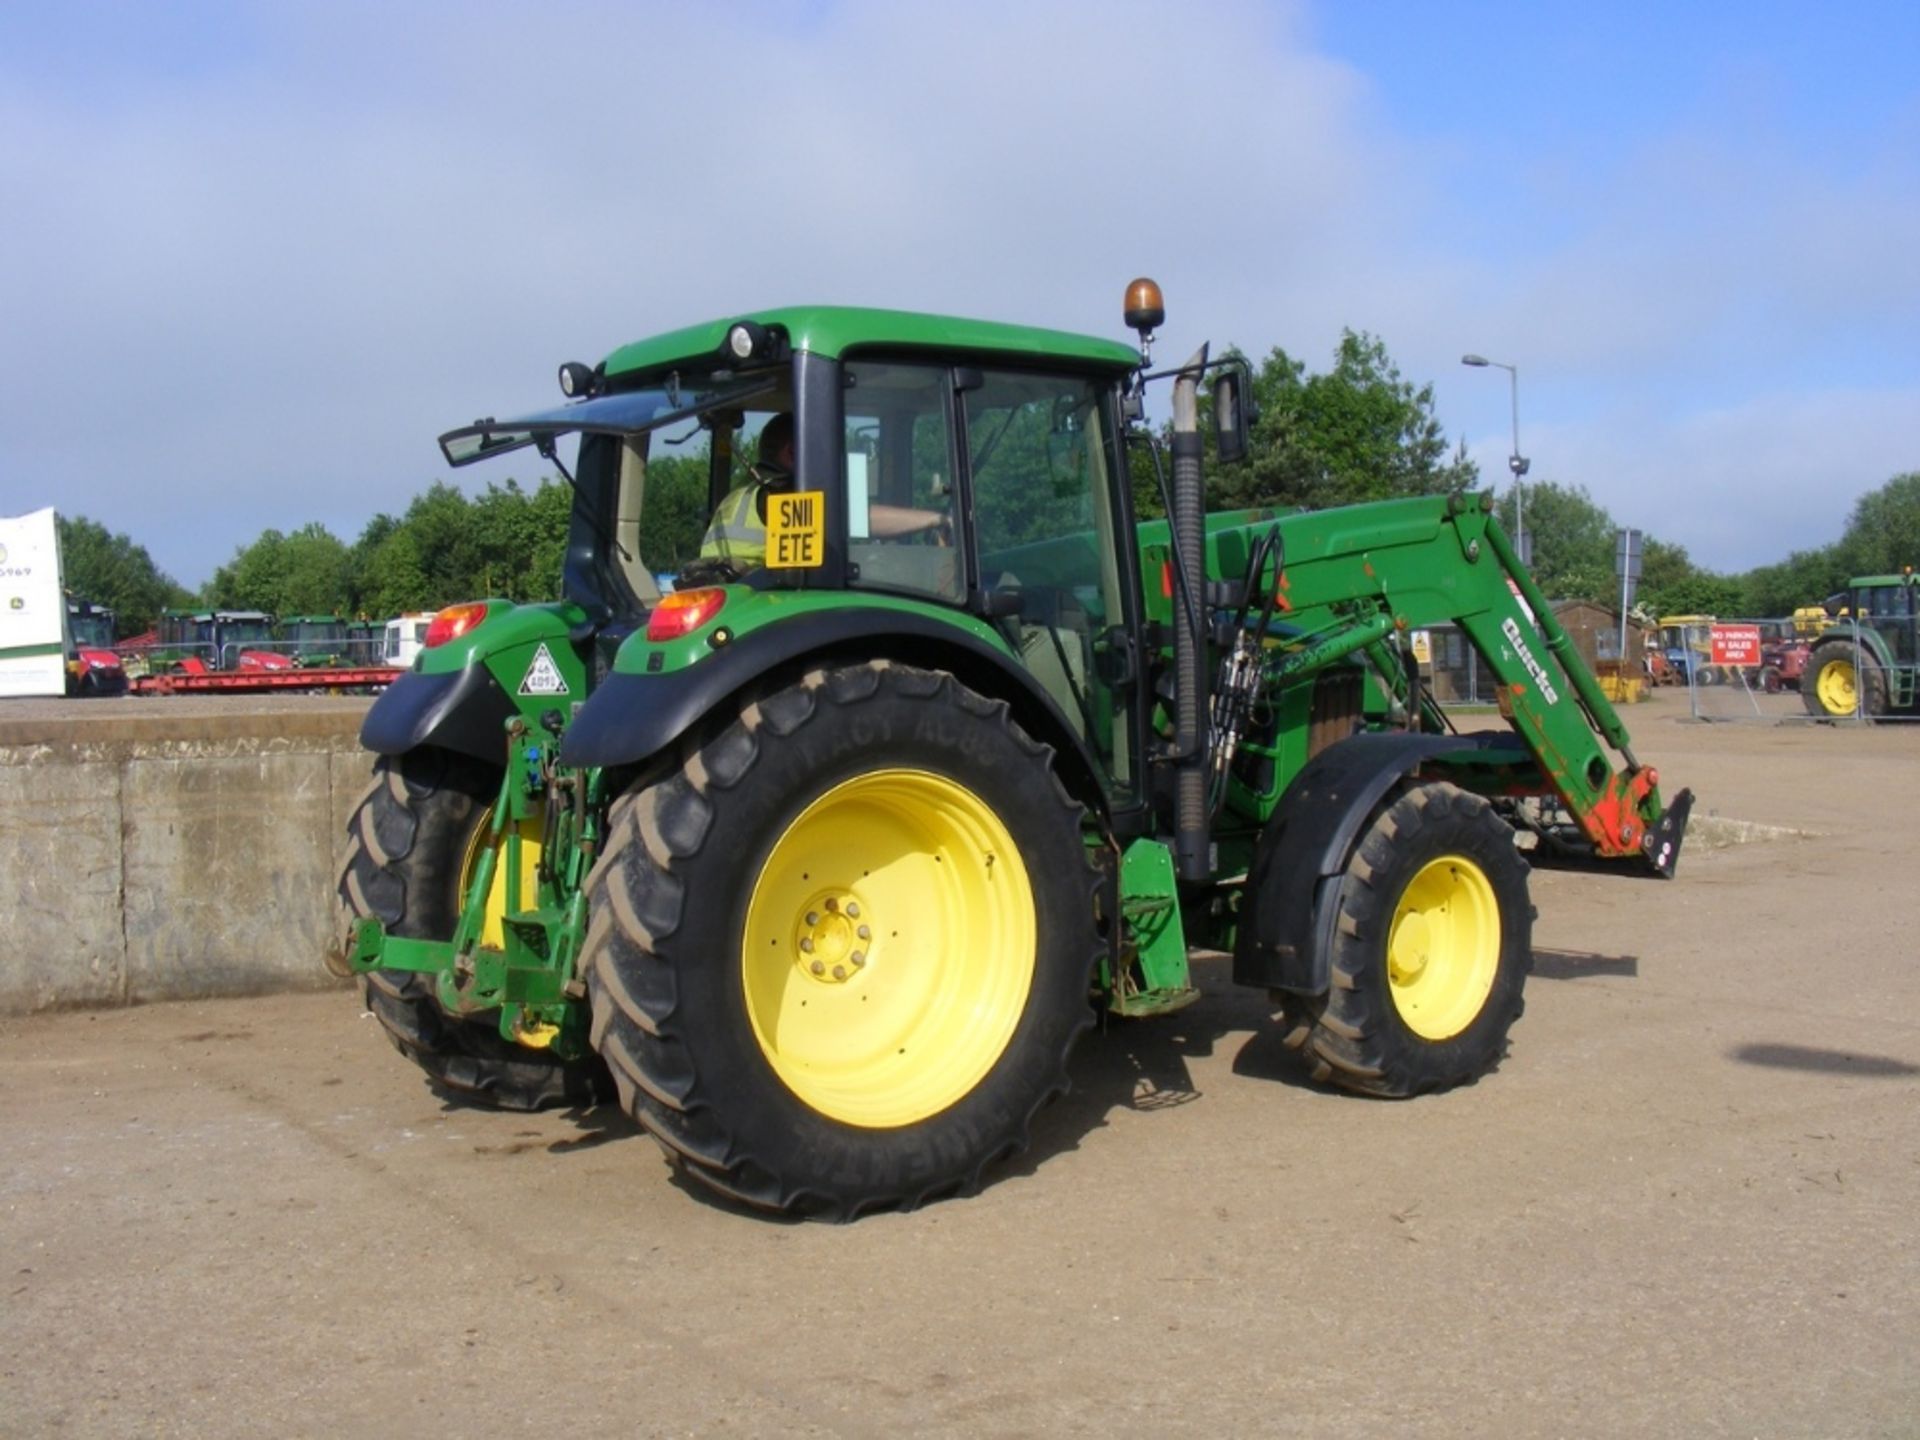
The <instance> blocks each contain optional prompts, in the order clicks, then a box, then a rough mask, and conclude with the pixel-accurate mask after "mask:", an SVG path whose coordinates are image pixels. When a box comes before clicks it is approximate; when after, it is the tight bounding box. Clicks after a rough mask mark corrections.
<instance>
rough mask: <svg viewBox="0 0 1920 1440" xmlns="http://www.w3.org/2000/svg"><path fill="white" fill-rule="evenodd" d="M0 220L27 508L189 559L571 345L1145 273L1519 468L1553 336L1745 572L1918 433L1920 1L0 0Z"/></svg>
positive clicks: (498, 406) (423, 438) (2, 355)
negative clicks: (93, 0) (1364, 338)
mask: <svg viewBox="0 0 1920 1440" xmlns="http://www.w3.org/2000/svg"><path fill="white" fill-rule="evenodd" d="M0 214H4V215H5V216H6V221H5V223H4V224H3V225H0V513H17V512H20V511H25V510H28V509H32V508H35V507H37V506H40V505H43V504H48V503H52V504H55V505H57V506H59V507H60V508H61V509H63V510H66V511H69V512H75V513H84V514H88V515H91V516H93V517H94V518H96V519H99V520H102V521H104V522H105V523H107V524H109V525H111V526H112V527H114V528H115V529H119V530H125V531H127V532H129V533H131V534H132V535H133V536H134V537H135V538H137V539H139V540H140V541H142V542H143V543H145V544H147V545H148V546H149V548H150V549H151V550H152V551H153V553H154V555H155V558H156V559H158V560H159V561H160V563H161V564H162V565H163V566H165V567H166V568H167V569H169V570H170V571H171V572H173V574H174V575H175V576H176V577H177V578H179V579H181V580H182V581H184V582H186V583H189V584H197V583H199V582H200V581H202V580H204V579H205V578H206V577H207V576H208V575H209V574H210V573H211V571H212V570H213V568H214V567H215V566H216V565H218V564H220V563H221V562H223V561H224V560H226V559H227V558H229V557H230V556H231V554H232V553H233V551H234V549H235V548H236V547H237V546H239V545H241V544H243V543H245V542H246V541H248V540H250V539H251V538H253V536H255V535H256V534H258V533H259V531H260V530H261V529H263V528H265V527H267V526H277V527H279V528H282V529H292V528H294V527H297V526H299V525H301V524H303V523H305V522H307V521H309V520H320V521H323V522H324V523H326V524H327V525H328V526H329V527H330V528H332V529H333V530H334V531H335V533H336V534H339V535H341V536H342V538H344V539H349V540H350V539H351V538H352V537H353V536H354V535H355V534H357V533H358V531H359V530H360V528H361V527H362V526H363V525H364V524H365V522H366V520H367V519H368V518H369V517H370V516H371V515H372V514H373V513H375V512H376V511H378V510H383V509H385V510H396V509H399V508H401V507H403V506H404V505H405V504H406V502H407V500H408V498H409V497H410V496H411V495H412V494H413V493H414V492H415V491H417V490H418V489H420V488H422V487H423V486H424V485H426V484H427V483H428V482H429V481H431V480H433V479H435V478H440V477H442V476H444V475H446V474H447V472H445V471H444V470H443V469H442V468H440V466H439V464H438V457H437V452H436V451H435V449H434V446H433V437H434V435H436V434H437V433H438V432H439V431H440V430H442V429H445V428H447V427H448V426H450V425H453V424H456V423H459V422H461V421H463V420H466V419H469V418H471V417H472V416H473V415H476V414H482V413H491V412H497V411H500V410H502V409H511V408H513V407H515V406H523V405H531V404H544V403H546V402H547V401H548V400H549V399H551V398H553V382H552V375H553V371H554V367H555V365H556V364H557V363H558V362H559V361H560V360H563V359H572V358H579V359H589V360H591V359H594V358H597V357H598V356H599V355H601V354H603V353H605V352H606V351H607V350H609V349H611V348H612V347H613V346H615V345H618V344H620V343H622V342H624V341H627V340H631V339H634V338H637V337H639V336H641V335H645V334H648V333H652V332H655V331H658V330H663V329H667V328H671V327H673V326H676V325H680V324H684V323H688V322H691V321H695V320H700V319H706V318H711V317H712V316H716V315H722V314H727V313H731V312H734V311H738V310H741V309H746V308H752V307H757V306H761V305H769V304H784V303H794V302H806V301H828V302H844V303H865V304H880V305H896V306H904V307H909V308H924V309H933V310H945V311H952V312H958V313H966V314H981V315H986V316H990V317H992V318H1001V319H1016V320H1028V321H1033V322H1035V323H1042V324H1050V325H1057V326H1064V327H1067V328H1073V329H1080V330H1088V331H1092V332H1095V333H1107V334H1115V335H1120V334H1122V331H1121V327H1120V325H1119V316H1118V310H1119V296H1120V293H1121V290H1122V287H1123V286H1124V284H1125V282H1126V281H1127V280H1128V279H1129V278H1131V277H1132V276H1133V275H1135V274H1138V273H1149V274H1153V275H1155V276H1156V277H1157V278H1159V279H1160V280H1161V282H1162V284H1163V285H1164V286H1165V287H1166V290H1167V293H1168V299H1169V308H1170V316H1169V321H1168V325H1167V327H1166V330H1165V331H1164V332H1163V349H1164V352H1165V353H1167V354H1171V353H1173V351H1175V350H1180V352H1181V353H1185V350H1186V349H1188V348H1191V346H1192V345H1194V344H1197V343H1198V342H1199V341H1200V340H1202V339H1211V340H1213V341H1214V342H1215V343H1216V344H1222V343H1228V342H1232V343H1238V344H1240V345H1242V346H1244V347H1247V348H1249V349H1255V350H1264V349H1266V348H1267V347H1269V346H1272V345H1275V344H1278V345H1283V346H1285V347H1286V348H1287V349H1288V350H1289V351H1290V352H1292V353H1293V354H1295V355H1297V356H1300V357H1302V358H1304V359H1305V360H1306V361H1307V362H1308V363H1309V364H1310V365H1314V366H1316V367H1323V366H1325V365H1326V364H1327V363H1328V361H1329V359H1330V357H1331V355H1332V352H1333V348H1334V346H1335V344H1336V343H1337V341H1338V338H1339V333H1340V329H1341V327H1342V326H1352V327H1354V328H1356V329H1366V330H1371V331H1373V332H1374V333H1376V334H1378V335H1379V336H1380V337H1381V338H1382V339H1383V340H1384V341H1385V342H1386V344H1387V346H1388V349H1389V350H1390V352H1391V353H1392V354H1393V356H1394V358H1395V359H1396V361H1397V362H1398V363H1399V365H1400V367H1401V369H1402V370H1403V372H1404V373H1405V374H1407V375H1408V376H1409V377H1411V378H1413V379H1416V380H1419V381H1422V382H1426V381H1431V382H1432V383H1433V385H1434V387H1435V393H1436V398H1437V401H1438V407H1439V415H1440V419H1441V421H1442V423H1443V424H1444V425H1445V427H1446V428H1447V430H1448V432H1449V433H1450V434H1451V435H1454V436H1459V437H1462V438H1464V439H1465V440H1466V441H1467V443H1468V445H1469V447H1470V449H1471V451H1472V453H1473V454H1474V455H1475V457H1476V458H1477V459H1478V460H1479V461H1480V462H1481V465H1482V469H1483V472H1484V473H1485V474H1486V476H1487V477H1488V479H1489V480H1494V479H1497V478H1499V477H1502V476H1504V472H1505V455H1506V451H1507V448H1508V419H1509V412H1508V392H1507V387H1506V384H1505V377H1504V376H1503V375H1500V374H1499V373H1498V372H1487V371H1475V370H1468V369H1463V368H1462V367H1461V366H1460V364H1459V357H1460V355H1461V354H1462V353H1463V352H1466V351H1477V352H1479V353H1482V354H1486V355H1489V356H1492V357H1494V358H1496V359H1502V360H1508V361H1511V362H1513V363H1516V364H1518V365H1519V366H1520V370H1521V383H1520V407H1521V430H1522V436H1521V440H1522V448H1523V449H1524V450H1525V451H1527V452H1528V453H1529V455H1530V456H1531V457H1532V458H1533V461H1534V471H1533V475H1534V478H1536V479H1548V480H1557V481H1561V482H1565V483H1575V484H1580V485H1584V486H1585V487H1586V488H1587V489H1588V490H1589V491H1590V492H1591V493H1592V494H1593V495H1594V497H1595V498H1596V499H1598V500H1599V501H1600V502H1601V503H1602V504H1604V505H1606V506H1607V507H1608V508H1609V510H1611V511H1612V513H1613V514H1614V517H1615V519H1616V520H1618V521H1621V522H1622V523H1630V524H1633V525H1636V526H1639V527H1640V528H1643V529H1645V530H1648V531H1650V532H1651V533H1653V534H1655V535H1657V536H1659V537H1660V538H1662V539H1666V540H1669V541H1674V542H1677V543H1680V544H1683V545H1685V546H1686V547H1687V548H1688V550H1689V551H1690V552H1691V553H1692V554H1693V555H1694V557H1695V558H1696V559H1697V560H1699V561H1701V562H1702V563H1706V564H1709V565H1713V566H1716V567H1720V568H1723V569H1741V568H1745V567H1748V566H1751V565H1754V564H1760V563H1764V562H1767V561H1770V560H1774V559H1778V558H1780V557H1782V556H1784V555H1785V554H1786V553H1787V551H1789V550H1790V549H1794V548H1802V547H1805V546H1808V545H1813V544H1819V543H1823V542H1825V541H1827V540H1830V539H1832V538H1834V537H1835V536H1836V535H1837V534H1838V533H1839V531H1840V529H1841V527H1842V525H1843V524H1844V523H1845V520H1846V516H1847V512H1848V510H1849V508H1850V507H1851V505H1852V503H1853V501H1854V499H1855V498H1857V497H1858V496H1859V495H1860V494H1862V493H1864V492H1866V491H1869V490H1871V489H1874V488H1875V487H1877V486H1878V485H1880V484H1881V483H1883V482H1884V481H1885V480H1886V479H1888V478H1889V477H1890V476H1892V475H1894V474H1896V473H1900V472H1902V471H1906V470H1912V469H1920V344H1916V342H1915V339H1914V337H1915V335H1916V334H1917V333H1920V264H1916V262H1915V258H1914V257H1915V256H1916V255H1920V7H1913V6H1899V5H1892V4H1885V5H1881V4H1839V5H1830V6H1826V7H1818V8H1816V7H1811V6H1786V5H1777V6H1768V5H1764V4H1744V5H1731V4H1728V5H1694V6H1672V5H1660V6H1656V5H1648V4H1635V3H1624V4H1614V5H1610V6H1606V7H1595V6H1591V5H1579V6H1574V5H1559V4H1535V5H1518V4H1516V5H1502V4H1492V3H1479V4H1462V3H1454V4H1447V5H1433V4H1424V5H1423V4H1414V3H1401V0H1379V3H1362V0H1355V3H1350V4H1345V5H1330V4H1329V5H1313V4H1298V5H1294V4H1260V3H1251V0H1242V3H1228V0H1221V3H1202V4H1195V5H1191V6H1184V7H1177V8H1174V9H1168V8H1167V7H1165V6H1164V5H1152V4H1146V3H1138V0H1106V3H1095V0H1073V3H1067V0H1063V3H1035V0H1027V3H1014V0H982V3H978V4H972V5H965V6H953V5H936V4H930V3H918V0H895V3H882V0H847V3H813V4H808V5H772V4H755V3H742V4H736V5H731V6H727V7H688V6H684V5H682V6H668V5H653V4H645V3H628V4H591V3H569V0H557V3H551V4H543V5H540V6H532V5H522V6H510V5H480V4H454V3H451V0H434V3H425V0H423V3H413V4H410V3H398V0H394V3H387V4H382V5H373V4H365V5H351V4H325V5H320V4H311V5H305V4H299V3H284V4H276V5H271V6H268V5H242V4H226V5H215V4H193V3H176V4H171V5H168V6H164V7H162V6H153V5H144V4H139V5H135V4H129V5H117V6H114V5H86V4H71V5H66V6H57V7H56V6H45V7H26V6H12V7H4V8H0ZM511 464H512V462H502V463H501V465H500V466H499V467H496V468H497V469H498V472H499V473H498V474H497V475H491V476H490V475H485V474H474V473H473V472H463V473H462V475H461V477H460V480H461V483H463V484H482V483H484V482H485V480H486V479H488V478H505V476H506V474H508V473H512V470H511ZM480 468H481V469H483V470H484V469H486V467H480ZM519 478H520V479H522V480H523V481H526V480H531V479H532V478H534V476H533V475H532V473H530V472H529V473H524V474H521V475H520V476H519Z"/></svg>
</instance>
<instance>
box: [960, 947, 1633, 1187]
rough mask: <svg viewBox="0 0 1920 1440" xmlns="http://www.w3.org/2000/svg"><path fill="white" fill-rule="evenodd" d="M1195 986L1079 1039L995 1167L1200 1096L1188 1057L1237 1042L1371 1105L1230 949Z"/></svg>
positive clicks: (1554, 973)
mask: <svg viewBox="0 0 1920 1440" xmlns="http://www.w3.org/2000/svg"><path fill="white" fill-rule="evenodd" d="M1192 968H1193V983H1194V984H1195V985H1196V986H1198V987H1199V989H1200V999H1199V1000H1197V1001H1195V1002H1194V1004H1192V1005H1190V1006H1189V1007H1188V1008H1186V1009H1185V1010H1181V1011H1177V1012H1175V1013H1174V1014H1172V1015H1164V1016H1159V1017H1157V1018H1153V1019H1143V1020H1119V1019H1114V1018H1112V1017H1106V1018H1105V1019H1104V1020H1103V1021H1102V1022H1101V1023H1100V1024H1098V1025H1096V1027H1095V1028H1094V1029H1093V1031H1091V1032H1090V1033H1089V1034H1088V1035H1087V1036H1086V1037H1085V1038H1084V1039H1083V1040H1082V1041H1081V1042H1080V1047H1079V1049H1078V1050H1077V1051H1076V1052H1075V1054H1074V1059H1073V1064H1072V1068H1071V1071H1070V1075H1071V1078H1072V1081H1073V1089H1072V1091H1071V1092H1070V1093H1068V1094H1067V1095H1066V1096H1064V1097H1063V1098H1062V1099H1060V1100H1059V1101H1057V1102H1056V1103H1054V1104H1053V1105H1051V1106H1048V1107H1047V1108H1046V1109H1045V1110H1043V1111H1042V1112H1041V1113H1040V1114H1039V1115H1038V1116H1036V1117H1035V1119H1034V1124H1033V1143H1032V1145H1031V1146H1030V1147H1029V1149H1028V1150H1027V1151H1026V1153H1025V1154H1024V1155H1022V1156H1020V1157H1019V1158H1017V1159H1015V1160H1013V1161H1011V1162H1009V1163H1008V1164H1006V1165H1005V1166H1004V1167H1001V1168H999V1169H998V1170H997V1171H996V1172H992V1173H998V1174H1003V1175H1030V1174H1032V1173H1033V1172H1034V1171H1036V1170H1038V1169H1039V1168H1040V1167H1041V1166H1042V1165H1044V1164H1046V1163H1047V1162H1048V1161H1049V1160H1051V1159H1052V1158H1053V1157H1054V1156H1056V1155H1060V1154H1065V1153H1069V1152H1071V1151H1073V1150H1075V1149H1077V1148H1078V1147H1079V1144H1080V1141H1081V1139H1082V1138H1083V1137H1084V1136H1086V1135H1089V1134H1091V1133H1092V1132H1094V1131H1095V1130H1098V1129H1100V1128H1101V1127H1102V1126H1104V1125H1105V1124H1106V1123H1107V1117H1108V1116H1109V1115H1111V1114H1113V1113H1114V1112H1115V1111H1118V1110H1136V1111H1151V1110H1167V1109H1173V1108H1176V1107H1178V1106H1181V1105H1187V1104H1191V1103H1192V1102H1193V1101H1196V1100H1199V1099H1201V1098H1202V1093H1201V1091H1200V1089H1199V1087H1198V1085H1197V1084H1196V1083H1195V1081H1194V1078H1193V1072H1192V1068H1191V1062H1192V1061H1193V1060H1195V1059H1197V1058H1204V1057H1207V1056H1211V1055H1213V1054H1214V1053H1215V1052H1216V1051H1217V1050H1218V1049H1219V1047H1220V1046H1221V1045H1222V1044H1223V1043H1225V1044H1229V1045H1232V1044H1237V1046H1238V1048H1237V1049H1236V1050H1235V1051H1234V1055H1233V1066H1232V1068H1233V1074H1234V1075H1235V1076H1236V1077H1237V1078H1240V1079H1246V1080H1264V1081H1268V1082H1271V1083H1274V1084H1278V1085H1284V1086H1286V1087H1288V1088H1289V1089H1294V1090H1302V1091H1306V1092H1308V1093H1310V1094H1311V1095H1313V1096H1315V1097H1324V1098H1327V1099H1331V1100H1334V1101H1336V1102H1338V1103H1342V1104H1368V1103H1389V1104H1390V1103H1394V1102H1391V1101H1389V1102H1369V1101H1368V1100H1367V1098H1366V1097H1365V1096H1360V1095H1354V1094H1352V1093H1350V1092H1347V1091H1343V1090H1339V1089H1336V1088H1335V1087H1333V1086H1329V1085H1324V1084H1321V1083H1320V1082H1318V1081H1316V1080H1314V1079H1313V1077H1312V1076H1311V1075H1310V1074H1309V1073H1308V1071H1307V1067H1306V1065H1305V1064H1304V1063H1303V1062H1302V1060H1301V1059H1300V1057H1299V1056H1298V1055H1297V1054H1296V1053H1295V1052H1293V1051H1291V1050H1289V1049H1287V1047H1286V1043H1285V1039H1284V1037H1285V1033H1286V1032H1285V1027H1284V1025H1283V1024H1282V1022H1281V1020H1280V1016H1279V1011H1278V1007H1277V1006H1276V1005H1274V1004H1273V1003H1272V1002H1271V1001H1270V1000H1269V999H1268V997H1267V995H1266V994H1265V993H1264V992H1263V991H1260V990H1254V989H1250V988H1248V987H1245V986H1241V985H1236V984H1235V983H1234V981H1233V962H1232V959H1231V958H1230V957H1228V956H1226V955H1218V954H1215V955H1204V956H1201V955H1196V956H1195V957H1194V959H1193V962H1192ZM1639 974H1640V957H1639V956H1637V955H1602V954H1598V953H1596V952H1593V951H1586V950H1552V949H1538V948H1536V949H1535V950H1534V952H1533V977H1534V978H1537V979H1541V980H1585V979H1591V978H1594V977H1596V976H1624V977H1626V978H1628V979H1634V978H1637V977H1638V976H1639Z"/></svg>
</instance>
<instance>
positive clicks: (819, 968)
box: [812, 960, 827, 975]
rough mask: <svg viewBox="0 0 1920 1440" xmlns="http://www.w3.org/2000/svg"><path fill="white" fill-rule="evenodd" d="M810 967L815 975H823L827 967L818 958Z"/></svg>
mask: <svg viewBox="0 0 1920 1440" xmlns="http://www.w3.org/2000/svg"><path fill="white" fill-rule="evenodd" d="M812 969H813V973H814V974H816V975H824V974H826V973H827V967H826V966H825V965H822V964H821V963H820V962H819V961H818V960H816V961H814V962H813V966H812Z"/></svg>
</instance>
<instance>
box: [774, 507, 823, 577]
mask: <svg viewBox="0 0 1920 1440" xmlns="http://www.w3.org/2000/svg"><path fill="white" fill-rule="evenodd" d="M825 500H826V496H825V495H824V494H823V493H822V492H821V491H818V490H800V491H796V492H795V493H794V494H792V495H769V496H768V497H767V568H768V569H769V570H812V569H814V568H816V567H817V566H820V565H824V564H826V560H827V507H826V504H825Z"/></svg>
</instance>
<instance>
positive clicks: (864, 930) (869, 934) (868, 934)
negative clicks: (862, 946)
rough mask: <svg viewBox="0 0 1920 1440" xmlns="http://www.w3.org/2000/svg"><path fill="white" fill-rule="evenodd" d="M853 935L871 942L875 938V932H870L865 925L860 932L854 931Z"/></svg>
mask: <svg viewBox="0 0 1920 1440" xmlns="http://www.w3.org/2000/svg"><path fill="white" fill-rule="evenodd" d="M853 933H854V934H856V935H858V936H859V937H860V938H861V939H862V940H871V939H872V938H873V931H871V930H869V929H868V928H867V927H866V926H864V925H862V926H861V927H860V928H859V929H858V930H856V931H854V932H853Z"/></svg>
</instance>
